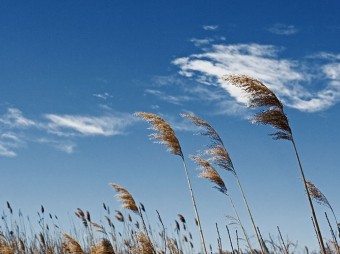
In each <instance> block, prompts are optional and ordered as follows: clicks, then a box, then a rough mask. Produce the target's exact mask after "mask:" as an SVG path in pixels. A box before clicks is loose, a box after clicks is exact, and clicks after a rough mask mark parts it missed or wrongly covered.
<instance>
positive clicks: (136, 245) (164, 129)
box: [0, 75, 340, 254]
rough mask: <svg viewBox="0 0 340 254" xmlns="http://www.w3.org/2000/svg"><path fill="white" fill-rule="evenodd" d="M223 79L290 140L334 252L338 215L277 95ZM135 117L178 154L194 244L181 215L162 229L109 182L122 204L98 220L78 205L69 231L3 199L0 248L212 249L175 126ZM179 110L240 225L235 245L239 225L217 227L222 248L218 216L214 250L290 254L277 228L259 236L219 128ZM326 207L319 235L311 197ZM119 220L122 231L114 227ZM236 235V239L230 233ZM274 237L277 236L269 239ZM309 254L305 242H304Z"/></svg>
mask: <svg viewBox="0 0 340 254" xmlns="http://www.w3.org/2000/svg"><path fill="white" fill-rule="evenodd" d="M223 79H224V80H225V81H227V82H228V83H229V84H231V85H235V86H237V87H239V88H240V89H241V90H243V91H244V92H245V93H247V94H248V96H249V106H250V107H252V108H259V109H260V111H259V112H258V113H256V114H255V116H254V117H253V123H257V124H265V125H271V126H272V127H274V128H275V129H276V130H277V131H276V132H275V133H273V134H271V135H272V136H273V138H274V139H284V140H288V141H290V142H291V143H292V145H293V149H294V152H295V155H296V159H297V162H298V166H299V170H300V173H301V177H302V181H303V185H304V188H305V193H306V197H307V200H308V204H309V207H310V209H311V219H312V224H313V226H314V229H315V233H316V235H317V240H318V243H319V245H320V251H321V253H322V254H328V253H337V254H340V248H339V245H338V239H337V238H340V225H339V223H338V222H337V218H336V215H335V212H334V210H333V208H332V206H331V204H330V203H329V201H328V200H327V198H326V197H325V195H324V194H323V193H322V192H321V191H320V190H319V189H318V188H317V187H316V186H315V185H314V184H313V183H312V182H311V181H309V180H307V179H306V177H305V172H304V169H303V167H302V164H301V161H300V158H299V154H298V151H297V148H296V144H295V141H294V138H293V134H292V130H291V127H290V125H289V121H288V118H287V116H286V115H285V113H284V111H283V105H282V103H281V102H280V100H279V99H278V98H277V97H276V95H275V94H274V93H273V92H272V91H271V90H270V89H269V88H267V87H266V86H265V85H264V84H262V83H261V82H260V81H258V80H256V79H253V78H251V77H248V76H243V75H227V76H224V77H223ZM135 115H136V116H138V117H140V118H141V119H143V120H145V121H147V122H148V123H149V124H150V126H151V127H150V129H152V130H153V133H151V134H150V137H151V138H152V139H153V140H155V141H156V142H157V143H161V144H163V145H165V146H166V147H167V148H168V151H169V152H170V153H171V154H174V155H177V156H179V157H180V159H181V161H182V163H183V169H184V173H185V178H186V180H187V184H188V189H189V194H190V197H191V201H192V206H193V211H194V214H193V215H194V216H193V219H194V221H195V223H196V225H197V229H198V235H199V238H200V243H201V245H200V247H197V246H195V241H194V240H193V235H192V233H191V232H190V231H189V230H188V226H187V223H186V219H185V217H184V216H183V215H182V214H178V215H177V217H178V219H175V220H174V223H175V228H174V229H173V230H168V229H167V228H166V227H165V225H164V224H163V220H162V218H161V215H160V214H159V213H158V211H157V210H156V212H157V217H158V222H159V223H160V225H161V228H158V229H157V230H155V229H153V228H152V226H151V225H150V223H149V222H148V219H146V218H147V214H146V209H145V206H144V205H143V204H142V203H139V205H138V203H137V202H136V201H135V199H134V198H133V196H132V194H131V193H130V192H129V191H128V190H127V189H125V188H123V187H122V186H120V185H118V184H115V183H112V184H111V187H112V188H113V189H114V190H115V191H116V195H115V197H116V199H118V200H119V201H120V202H121V203H122V206H121V209H119V210H114V213H112V212H111V210H110V208H109V206H107V205H106V204H103V208H104V210H105V215H104V218H105V220H104V222H103V221H101V220H100V222H99V223H98V222H94V221H93V219H92V217H91V214H90V212H88V211H84V210H82V209H80V208H77V210H76V211H75V216H76V217H77V218H78V219H79V222H80V225H82V226H81V228H79V227H78V228H77V227H76V226H74V227H73V229H71V230H70V231H69V232H67V233H66V232H65V231H64V230H62V229H61V227H60V224H59V221H58V217H57V216H55V215H52V214H50V213H49V214H48V215H47V213H46V212H45V209H44V207H43V206H41V208H40V211H39V212H38V221H37V224H38V226H33V224H32V223H31V220H30V219H29V217H27V218H25V217H24V216H23V215H22V213H21V212H20V211H19V213H18V217H15V216H14V214H13V209H12V207H11V205H10V203H9V202H7V204H6V205H7V212H5V211H4V212H3V215H2V218H1V219H2V222H1V224H0V254H12V253H13V254H14V253H27V254H28V253H47V254H54V253H60V254H67V253H93V254H104V253H106V254H123V253H126V254H184V253H195V252H197V253H201V251H202V252H203V253H204V254H208V253H209V251H208V250H210V253H213V250H212V247H211V245H209V246H208V245H207V244H206V241H205V237H204V231H203V229H202V224H201V220H200V216H199V211H198V209H197V205H196V198H195V195H194V190H193V188H192V184H191V178H190V174H189V170H188V168H187V164H186V160H185V158H186V156H184V153H183V151H182V147H181V144H180V142H179V140H178V138H177V136H176V134H175V132H174V130H173V128H172V127H171V126H170V125H169V124H168V123H167V122H166V121H165V120H164V119H163V118H161V117H160V116H158V115H156V114H152V113H146V112H137V113H135ZM181 116H182V117H184V118H186V119H189V120H190V121H191V123H192V124H193V125H195V126H197V127H198V128H199V134H201V135H202V136H204V137H207V138H208V140H209V142H208V144H207V145H206V146H205V149H204V150H200V151H199V152H198V154H196V155H192V156H190V158H191V159H192V160H193V161H194V162H195V163H196V164H197V165H198V169H199V171H200V173H199V175H198V176H199V177H200V178H203V179H207V180H209V181H210V182H211V183H213V185H214V187H215V188H216V189H217V190H218V191H219V192H220V193H222V194H223V195H224V196H225V197H226V198H227V201H228V202H230V205H231V207H232V210H233V212H234V215H235V219H234V220H235V222H236V224H237V225H238V226H239V228H240V229H241V231H242V235H243V240H244V242H245V246H243V247H242V246H241V247H240V239H241V238H242V237H239V234H238V231H237V230H236V232H235V233H236V234H232V233H231V232H230V230H229V227H228V225H223V228H225V230H226V231H227V233H228V239H227V241H226V242H228V246H229V247H228V248H226V249H228V250H229V251H226V250H224V247H223V246H225V244H224V243H223V241H225V239H222V238H221V235H220V231H221V229H222V227H219V225H218V224H217V223H216V233H217V237H216V240H217V245H218V249H217V252H214V253H219V254H223V253H235V254H241V253H252V254H255V253H262V254H269V253H275V254H276V253H283V254H290V253H294V251H295V248H296V244H294V243H293V242H291V241H289V240H288V239H286V240H284V238H283V236H282V234H281V231H280V228H279V227H277V231H278V233H277V236H272V235H269V239H264V238H263V236H262V234H261V232H260V229H259V225H258V224H256V223H255V219H254V215H253V212H252V209H251V208H250V204H249V201H248V199H247V197H246V194H245V192H244V189H243V186H242V184H241V180H240V178H239V175H238V174H237V170H236V169H235V167H234V164H233V162H232V160H231V156H230V154H229V152H228V150H227V148H226V146H225V144H224V142H223V141H222V138H221V137H220V135H219V134H218V132H217V131H216V130H215V129H214V128H213V127H212V125H210V124H209V123H208V122H207V121H205V120H203V119H201V118H199V117H197V116H196V115H194V114H182V115H181ZM219 170H221V171H222V173H225V172H227V173H231V174H232V176H233V177H234V179H235V180H236V183H237V185H238V188H239V191H240V193H241V195H242V199H243V202H244V205H245V209H246V211H247V213H248V215H249V220H250V224H251V226H252V230H253V234H254V235H255V237H256V240H257V244H256V245H257V246H256V247H254V245H253V243H251V241H250V237H249V232H247V231H246V229H245V226H244V223H246V221H245V220H244V219H241V217H240V215H239V209H240V208H237V207H236V205H235V203H234V200H233V198H232V197H231V195H230V193H229V191H228V187H227V185H226V183H225V181H224V180H223V175H222V174H220V173H219V172H218V171H219ZM313 200H314V201H316V202H317V203H319V204H321V205H324V206H326V207H328V208H329V209H330V210H331V212H332V215H333V217H334V221H335V223H336V227H337V229H336V230H334V229H333V226H332V223H331V222H330V220H329V218H328V216H327V213H325V218H326V220H327V223H328V225H329V228H330V232H331V235H332V239H329V240H328V241H326V240H325V238H324V236H323V235H322V232H321V230H320V227H319V222H318V218H317V216H316V213H315V209H314V205H313V202H312V201H313ZM117 224H119V225H120V226H119V228H120V230H118V229H117V228H118V227H117ZM337 231H338V232H337ZM235 235H236V238H235ZM275 237H276V239H275ZM306 252H307V253H308V249H306Z"/></svg>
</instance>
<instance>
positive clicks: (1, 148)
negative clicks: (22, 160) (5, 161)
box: [0, 132, 22, 157]
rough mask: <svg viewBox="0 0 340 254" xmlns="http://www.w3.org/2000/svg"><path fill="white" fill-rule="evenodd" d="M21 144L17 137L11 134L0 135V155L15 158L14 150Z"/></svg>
mask: <svg viewBox="0 0 340 254" xmlns="http://www.w3.org/2000/svg"><path fill="white" fill-rule="evenodd" d="M21 144H22V141H21V139H20V138H19V137H18V135H16V134H14V133H12V132H6V133H2V134H1V135H0V155H1V156H5V157H15V156H16V155H17V154H16V152H15V149H16V148H17V147H19V146H20V145H21Z"/></svg>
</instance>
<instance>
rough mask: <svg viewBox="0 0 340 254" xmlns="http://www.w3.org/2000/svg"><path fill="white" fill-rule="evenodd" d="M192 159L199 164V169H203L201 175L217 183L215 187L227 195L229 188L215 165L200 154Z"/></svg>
mask: <svg viewBox="0 0 340 254" xmlns="http://www.w3.org/2000/svg"><path fill="white" fill-rule="evenodd" d="M191 159H192V160H193V161H195V162H196V163H197V164H198V165H199V167H198V169H199V170H200V171H201V173H200V174H199V177H201V178H206V179H208V180H209V181H211V182H213V183H215V184H216V185H217V186H215V188H216V189H217V190H219V191H220V192H222V193H224V194H226V195H227V188H226V186H225V184H224V181H223V180H222V178H221V176H220V175H219V174H218V173H217V171H216V170H215V169H214V168H213V166H211V164H210V163H209V162H208V161H207V160H205V159H203V158H201V157H198V156H192V157H191Z"/></svg>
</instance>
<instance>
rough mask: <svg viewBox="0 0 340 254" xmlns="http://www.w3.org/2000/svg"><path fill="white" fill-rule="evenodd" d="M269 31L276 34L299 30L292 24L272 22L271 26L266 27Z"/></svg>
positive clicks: (286, 33) (289, 33) (291, 32)
mask: <svg viewBox="0 0 340 254" xmlns="http://www.w3.org/2000/svg"><path fill="white" fill-rule="evenodd" d="M267 30H268V31H269V32H271V33H273V34H277V35H286V36H287V35H293V34H296V33H297V32H298V31H299V30H298V29H297V28H296V27H295V26H293V25H285V24H280V23H277V24H274V25H273V26H271V27H269V28H268V29H267Z"/></svg>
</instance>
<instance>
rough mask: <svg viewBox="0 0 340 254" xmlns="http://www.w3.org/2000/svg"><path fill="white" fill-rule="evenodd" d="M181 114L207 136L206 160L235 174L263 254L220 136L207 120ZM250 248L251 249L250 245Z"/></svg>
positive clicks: (260, 244) (234, 171) (238, 179)
mask: <svg viewBox="0 0 340 254" xmlns="http://www.w3.org/2000/svg"><path fill="white" fill-rule="evenodd" d="M181 116H182V117H185V118H188V119H190V120H191V122H192V123H193V124H194V125H196V126H198V127H199V128H200V129H201V131H200V133H199V134H201V135H202V136H206V137H208V138H209V140H210V144H209V145H208V149H206V150H204V151H203V152H202V153H203V154H205V155H209V156H210V158H209V159H208V160H210V161H212V162H213V163H214V164H216V165H217V166H219V167H220V168H222V169H223V170H226V171H229V172H232V174H233V175H234V176H235V178H236V181H237V184H238V187H239V189H240V191H241V194H242V198H243V201H244V203H245V206H246V208H247V211H248V215H249V217H250V220H251V223H252V226H253V229H254V232H255V235H256V238H257V241H258V243H259V246H260V248H261V252H262V253H263V254H264V253H265V250H264V248H263V244H262V241H261V239H260V236H259V233H258V231H257V226H256V224H255V221H254V217H253V215H252V212H251V209H250V207H249V204H248V201H247V198H246V195H245V193H244V190H243V187H242V184H241V181H240V178H239V176H238V174H237V172H236V170H235V168H234V165H233V162H232V160H231V158H230V155H229V153H228V151H227V149H226V147H225V145H224V143H223V141H222V138H221V137H220V135H219V134H218V132H217V131H216V130H215V129H214V128H213V127H212V126H211V125H210V124H209V123H208V122H207V121H204V120H203V119H201V118H199V117H197V116H195V115H194V114H182V115H181ZM207 162H208V161H207ZM203 165H204V164H203ZM209 167H211V165H209ZM211 168H212V167H211ZM210 171H212V170H210ZM229 197H230V196H229ZM230 201H231V204H232V206H233V207H234V204H233V202H232V199H230ZM235 213H236V214H237V211H236V209H235ZM237 217H238V214H237ZM242 231H243V233H244V234H245V237H246V233H245V231H244V228H243V227H242ZM246 239H247V237H246ZM247 242H248V245H249V247H250V244H249V241H247ZM250 250H252V248H251V247H250Z"/></svg>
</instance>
